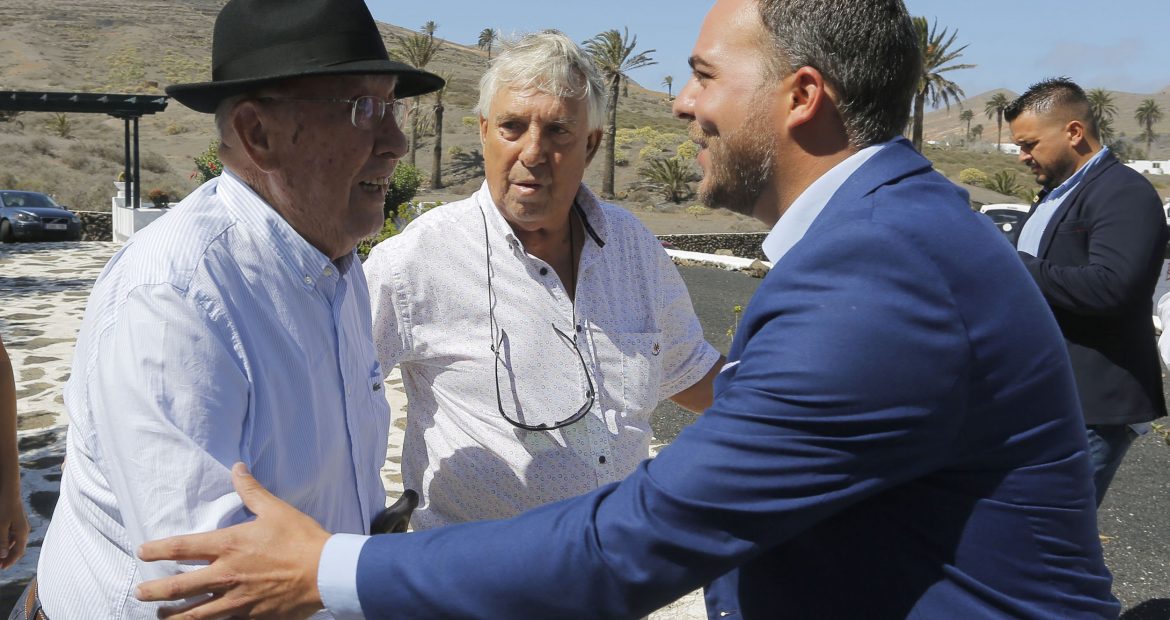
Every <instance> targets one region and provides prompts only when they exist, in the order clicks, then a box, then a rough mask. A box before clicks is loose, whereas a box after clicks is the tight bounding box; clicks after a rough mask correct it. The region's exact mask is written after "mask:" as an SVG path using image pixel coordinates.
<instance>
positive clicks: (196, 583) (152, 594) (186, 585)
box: [134, 566, 239, 609]
mask: <svg viewBox="0 0 1170 620" xmlns="http://www.w3.org/2000/svg"><path fill="white" fill-rule="evenodd" d="M237 585H239V583H238V580H236V579H235V578H234V577H233V576H231V575H227V574H221V571H220V570H219V569H218V568H217V567H215V566H209V567H207V568H201V569H198V570H193V571H190V572H187V573H179V574H178V575H172V576H170V577H164V578H162V579H155V580H152V581H144V582H142V583H140V584H138V587H137V588H136V589H135V591H134V597H135V598H137V599H138V600H140V601H147V602H149V601H178V600H182V599H185V598H191V597H194V596H201V595H203V594H206V593H208V592H210V593H213V594H218V593H221V592H226V591H227V590H230V589H232V588H233V587H235V586H237ZM202 602H204V603H205V602H207V601H202ZM180 609H181V608H180Z"/></svg>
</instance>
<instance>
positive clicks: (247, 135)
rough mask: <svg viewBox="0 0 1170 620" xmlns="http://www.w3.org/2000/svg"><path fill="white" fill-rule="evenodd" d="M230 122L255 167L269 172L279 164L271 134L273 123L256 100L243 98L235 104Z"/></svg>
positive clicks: (273, 137)
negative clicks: (243, 99)
mask: <svg viewBox="0 0 1170 620" xmlns="http://www.w3.org/2000/svg"><path fill="white" fill-rule="evenodd" d="M230 124H231V127H232V131H233V132H235V134H236V138H237V140H238V141H239V146H240V148H241V149H242V150H243V151H244V152H245V153H246V154H247V156H248V159H250V160H252V164H253V165H255V166H256V168H258V169H260V170H263V171H264V172H271V171H272V170H275V169H276V168H277V167H278V166H279V160H280V158H279V153H277V151H276V148H275V136H274V135H273V134H272V129H273V128H274V127H275V125H274V123H273V122H272V119H271V118H270V117H268V116H266V115H265V114H264V110H263V109H262V108H261V107H260V104H259V102H258V101H254V100H245V101H242V102H240V103H239V104H238V105H236V107H235V108H233V109H232V111H231V123H230Z"/></svg>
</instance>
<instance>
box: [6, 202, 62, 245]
mask: <svg viewBox="0 0 1170 620" xmlns="http://www.w3.org/2000/svg"><path fill="white" fill-rule="evenodd" d="M52 239H68V240H70V241H77V240H78V239H81V219H80V218H78V217H77V215H75V214H74V213H73V212H71V211H69V210H68V209H66V208H65V207H62V206H60V205H58V204H57V203H55V202H53V199H52V198H49V197H48V196H46V195H44V194H40V193H37V192H22V191H16V190H6V189H3V190H0V242H3V243H12V242H13V241H21V240H23V241H41V240H52Z"/></svg>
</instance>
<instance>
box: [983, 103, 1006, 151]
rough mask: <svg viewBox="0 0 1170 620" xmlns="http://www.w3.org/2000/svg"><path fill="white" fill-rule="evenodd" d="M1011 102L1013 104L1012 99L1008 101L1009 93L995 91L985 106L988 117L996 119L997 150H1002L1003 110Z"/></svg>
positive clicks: (984, 110) (984, 109)
mask: <svg viewBox="0 0 1170 620" xmlns="http://www.w3.org/2000/svg"><path fill="white" fill-rule="evenodd" d="M1009 104H1011V101H1008V98H1007V95H1005V94H1003V93H995V94H994V95H992V96H991V99H988V100H987V103H986V104H984V106H983V112H984V113H986V114H987V118H994V119H995V150H996V151H1002V149H1001V148H1000V146H999V145H1000V144H1002V143H1003V111H1004V110H1005V109H1007V107H1008V105H1009Z"/></svg>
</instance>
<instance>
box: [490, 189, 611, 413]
mask: <svg viewBox="0 0 1170 620" xmlns="http://www.w3.org/2000/svg"><path fill="white" fill-rule="evenodd" d="M479 215H480V217H482V218H483V240H484V247H485V248H486V255H487V283H488V325H489V329H491V343H492V344H491V349H492V353H493V354H494V355H495V358H496V363H495V376H496V407H497V409H498V410H499V412H500V416H501V417H503V418H504V419H505V420H507V421H508V423H509V424H511V425H512V426H515V427H517V428H522V429H524V430H528V431H553V430H556V429H558V428H564V427H566V426H569V425H570V424H573V423H575V422H577V421H578V420H580V419H581V418H584V417H585V416H586V415H587V414H588V413H589V411H590V410H591V409H592V408H593V403H594V402H596V401H597V396H596V391H595V390H594V388H593V379H592V378H591V377H590V376H589V366H588V365H587V364H586V363H585V356H584V355H582V354H581V348H580V347H578V346H577V337H576V336H570V335H568V334H566V333H565V332H563V331H561V330H560V329H559V328H557V326H556V325H552V329H553V331H554V332H556V334H557V336H559V337H560V338H561V339H562V340H564V341H565V342H567V343H568V344H569V345H571V346H572V347H573V351H574V352H575V353H576V354H577V360H578V361H580V362H581V372H583V373H584V374H585V382H586V383H587V384H588V386H589V387H588V388H586V390H585V404H583V405H581V407H580V408H578V409H577V412H576V413H574V414H573V415H571V416H569V417H567V418H565V419H564V420H561V421H559V422H553V423H552V424H551V425H550V424H547V423H540V424H525V423H523V422H520V421H519V420H514V419H512V418H511V417H510V416H509V415H508V414H507V413H506V412H505V411H504V399H503V396H502V395H501V390H500V365H501V364H503V360H501V359H500V356H501V354H502V353H503V350H504V346H503V345H504V338H505V337H506V335H507V334H506V332H505V331H504V330H503V329H500V327H499V324H498V323H496V313H495V310H494V308H495V305H496V304H495V294H494V293H493V291H492V251H491V244H490V243H489V242H488V229H487V216H485V215H484V213H483V209H482V208H481V209H480V211H479ZM497 334H498V335H497ZM516 410H517V411H520V407H519V406H517V407H516Z"/></svg>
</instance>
